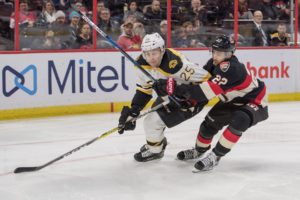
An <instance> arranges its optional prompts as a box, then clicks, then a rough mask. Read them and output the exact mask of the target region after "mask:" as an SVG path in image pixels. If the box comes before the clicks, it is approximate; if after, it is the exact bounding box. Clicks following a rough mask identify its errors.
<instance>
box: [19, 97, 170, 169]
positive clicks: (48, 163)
mask: <svg viewBox="0 0 300 200" xmlns="http://www.w3.org/2000/svg"><path fill="white" fill-rule="evenodd" d="M168 103H169V102H167V101H165V102H163V103H161V104H158V105H157V106H154V107H153V108H151V109H149V110H148V111H145V112H144V113H142V114H141V115H139V116H138V117H136V118H131V119H130V120H128V121H131V122H134V121H136V120H138V119H140V118H142V117H144V116H145V115H147V114H149V113H151V112H154V111H156V110H158V109H159V108H161V107H163V106H165V105H167V104H168ZM117 130H118V127H115V128H113V129H111V130H109V131H106V132H105V133H103V134H102V135H100V136H98V137H96V138H94V139H92V140H90V141H88V142H86V143H84V144H82V145H80V146H78V147H76V148H74V149H72V150H71V151H68V152H67V153H65V154H63V155H61V156H59V157H57V158H55V159H53V160H51V161H49V162H47V163H46V164H44V165H41V166H35V167H18V168H16V169H15V170H14V173H15V174H17V173H22V172H33V171H38V170H40V169H43V168H45V167H47V166H49V165H51V164H52V163H55V162H57V161H59V160H61V159H63V158H65V157H67V156H69V155H71V154H73V153H75V152H76V151H79V150H80V149H81V148H83V147H86V146H89V145H90V144H92V143H94V142H95V141H97V140H100V139H102V138H104V137H106V136H108V135H110V134H112V133H114V132H116V131H117Z"/></svg>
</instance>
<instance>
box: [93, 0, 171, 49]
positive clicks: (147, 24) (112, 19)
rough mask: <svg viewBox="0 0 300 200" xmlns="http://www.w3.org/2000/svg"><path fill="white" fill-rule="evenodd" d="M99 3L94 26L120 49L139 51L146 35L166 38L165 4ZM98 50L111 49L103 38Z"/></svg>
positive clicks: (147, 1) (149, 1)
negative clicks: (96, 25) (152, 34)
mask: <svg viewBox="0 0 300 200" xmlns="http://www.w3.org/2000/svg"><path fill="white" fill-rule="evenodd" d="M127 2H128V1H125V0H118V1H111V0H110V1H108V0H107V1H105V0H104V1H98V4H97V13H98V20H97V24H98V26H99V28H100V29H101V30H103V31H104V32H105V33H106V34H108V35H109V36H110V37H111V38H112V39H113V40H114V41H117V43H118V44H119V45H120V46H121V47H122V48H123V49H139V48H140V45H141V42H142V39H143V37H144V36H145V34H147V33H152V32H159V33H161V34H162V36H163V38H165V39H166V36H167V33H166V29H167V28H166V27H167V21H166V10H167V3H166V1H158V0H153V1H152V0H139V1H129V3H127ZM97 47H98V48H113V47H112V46H111V44H110V43H109V42H107V41H106V40H105V39H104V38H103V37H102V36H100V35H99V34H98V37H97Z"/></svg>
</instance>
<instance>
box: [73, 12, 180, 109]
mask: <svg viewBox="0 0 300 200" xmlns="http://www.w3.org/2000/svg"><path fill="white" fill-rule="evenodd" d="M77 12H78V13H79V14H80V15H81V17H82V19H83V20H84V21H86V22H87V23H88V24H89V25H90V26H92V27H93V29H95V30H96V31H97V32H98V33H99V34H100V35H102V37H104V38H105V39H106V40H107V41H108V42H109V43H111V44H112V46H113V47H114V48H116V49H118V50H119V51H120V52H121V53H122V54H123V55H124V56H125V57H126V58H127V59H128V60H130V61H131V62H132V63H133V64H134V65H135V66H136V67H137V68H138V69H139V70H141V71H142V72H143V73H144V74H145V75H146V76H147V77H148V78H149V79H151V80H152V81H153V82H156V81H157V80H156V79H155V78H154V77H153V76H152V75H151V74H150V73H149V72H147V71H146V70H145V69H144V68H143V67H142V66H141V65H140V64H139V63H138V62H137V61H136V60H135V59H133V58H132V57H131V56H130V55H129V54H128V53H126V51H124V49H122V47H120V46H119V45H118V44H117V43H116V42H115V41H114V40H113V39H112V38H111V37H110V36H109V35H107V34H106V33H105V32H104V31H102V30H101V29H100V28H99V27H98V26H97V25H96V24H95V23H94V22H93V21H92V20H90V19H89V18H88V17H87V16H86V15H85V14H82V13H81V12H80V11H77ZM169 98H170V99H171V100H172V101H173V102H174V103H175V104H176V105H177V106H178V107H181V106H180V103H178V101H177V100H176V99H175V98H174V96H172V95H171V96H169Z"/></svg>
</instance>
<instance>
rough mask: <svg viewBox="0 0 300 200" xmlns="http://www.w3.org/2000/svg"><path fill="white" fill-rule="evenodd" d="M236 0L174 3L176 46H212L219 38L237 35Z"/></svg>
mask: <svg viewBox="0 0 300 200" xmlns="http://www.w3.org/2000/svg"><path fill="white" fill-rule="evenodd" d="M233 5H234V0H220V1H216V0H205V1H204V0H172V45H173V47H180V48H185V47H189V48H199V47H208V46H210V45H211V43H212V41H214V39H215V38H216V36H218V35H221V34H226V35H232V34H233V26H234V23H233V18H232V11H233V7H234V6H233Z"/></svg>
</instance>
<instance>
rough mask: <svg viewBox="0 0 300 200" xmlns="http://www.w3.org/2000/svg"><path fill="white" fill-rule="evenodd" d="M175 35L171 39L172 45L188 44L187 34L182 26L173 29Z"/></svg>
mask: <svg viewBox="0 0 300 200" xmlns="http://www.w3.org/2000/svg"><path fill="white" fill-rule="evenodd" d="M175 35H176V36H177V37H176V39H174V40H172V41H173V46H174V47H178V48H187V47H189V46H190V42H191V41H190V40H189V39H188V35H187V33H186V30H185V28H184V27H183V26H181V27H179V29H177V30H176V31H175Z"/></svg>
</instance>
